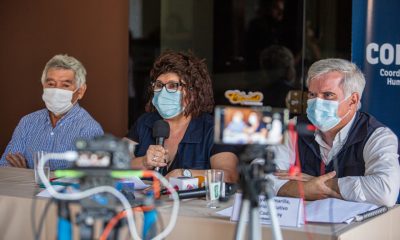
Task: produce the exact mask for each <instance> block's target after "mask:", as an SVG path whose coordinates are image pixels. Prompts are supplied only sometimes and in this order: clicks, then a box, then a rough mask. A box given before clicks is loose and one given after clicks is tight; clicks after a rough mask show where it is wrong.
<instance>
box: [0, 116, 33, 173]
mask: <svg viewBox="0 0 400 240" xmlns="http://www.w3.org/2000/svg"><path fill="white" fill-rule="evenodd" d="M24 126H25V119H24V118H22V119H21V121H20V122H19V123H18V125H17V127H16V128H15V130H14V133H13V136H12V138H11V141H10V142H9V143H8V145H7V147H6V149H5V151H4V153H3V155H2V156H1V159H0V167H7V166H11V167H21V168H26V167H27V163H26V158H25V156H24V154H25V149H26V148H25V141H24Z"/></svg>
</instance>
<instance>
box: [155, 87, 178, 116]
mask: <svg viewBox="0 0 400 240" xmlns="http://www.w3.org/2000/svg"><path fill="white" fill-rule="evenodd" d="M181 100H182V92H181V91H176V92H174V93H170V92H167V90H166V89H165V87H163V88H162V90H161V91H159V92H155V93H154V97H153V100H152V101H151V102H152V103H153V105H154V107H155V108H156V109H157V111H158V113H159V114H160V115H161V117H162V118H164V119H170V118H173V117H176V116H178V115H179V114H180V113H182V112H183V110H184V109H183V107H182V104H181Z"/></svg>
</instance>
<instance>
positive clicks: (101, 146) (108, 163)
mask: <svg viewBox="0 0 400 240" xmlns="http://www.w3.org/2000/svg"><path fill="white" fill-rule="evenodd" d="M75 146H76V150H77V152H78V154H79V158H78V159H77V161H76V162H75V168H80V169H82V168H84V169H98V168H100V169H114V170H119V169H120V170H127V169H130V168H131V159H132V153H133V146H132V145H131V144H130V143H129V142H127V141H124V140H121V139H118V138H116V137H114V136H112V135H108V134H106V135H103V136H98V137H95V138H93V139H91V140H86V139H79V140H77V141H76V142H75Z"/></svg>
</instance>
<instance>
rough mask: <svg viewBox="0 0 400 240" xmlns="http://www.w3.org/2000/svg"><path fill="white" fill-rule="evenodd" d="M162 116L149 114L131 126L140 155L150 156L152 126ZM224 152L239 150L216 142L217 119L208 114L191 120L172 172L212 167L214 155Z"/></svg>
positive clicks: (131, 132) (153, 141)
mask: <svg viewBox="0 0 400 240" xmlns="http://www.w3.org/2000/svg"><path fill="white" fill-rule="evenodd" d="M160 119H162V118H161V117H160V115H158V113H155V112H152V113H145V114H144V115H142V116H141V117H140V118H139V119H138V120H137V122H136V123H135V124H134V125H133V127H132V128H131V129H130V131H129V133H128V135H127V137H128V138H129V139H131V140H133V141H135V142H137V143H138V145H136V148H135V156H136V157H142V156H144V155H146V151H147V149H148V148H149V146H150V145H155V139H154V138H153V136H152V129H153V124H154V122H155V121H157V120H160ZM220 152H235V149H234V148H232V147H230V146H219V145H215V144H214V118H213V117H212V116H211V115H210V114H206V113H204V114H202V115H201V116H199V117H197V118H193V119H192V120H191V121H190V123H189V126H188V128H187V129H186V132H185V135H184V136H183V138H182V140H181V142H180V143H179V146H178V150H177V152H176V155H175V159H174V160H173V162H172V163H171V166H170V167H169V169H168V172H170V171H172V170H174V169H178V168H183V169H209V168H210V157H212V156H213V155H215V154H217V153H220ZM164 174H165V172H164Z"/></svg>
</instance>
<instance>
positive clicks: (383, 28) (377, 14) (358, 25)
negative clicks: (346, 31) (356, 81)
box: [352, 0, 400, 138]
mask: <svg viewBox="0 0 400 240" xmlns="http://www.w3.org/2000/svg"><path fill="white" fill-rule="evenodd" d="M352 11H353V14H352V61H353V62H354V63H356V64H357V66H359V67H360V68H361V70H362V71H363V73H364V74H365V79H366V82H367V84H366V86H365V90H364V94H363V97H362V110H363V111H365V112H368V113H370V114H372V115H373V116H375V117H376V118H377V119H378V120H379V121H380V122H382V123H384V124H386V125H387V126H388V127H390V128H391V129H392V130H393V131H394V132H395V133H396V135H397V136H398V137H399V138H400V104H399V102H398V101H399V100H400V26H399V25H400V21H399V20H400V18H399V15H400V1H399V0H353V10H352Z"/></svg>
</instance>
